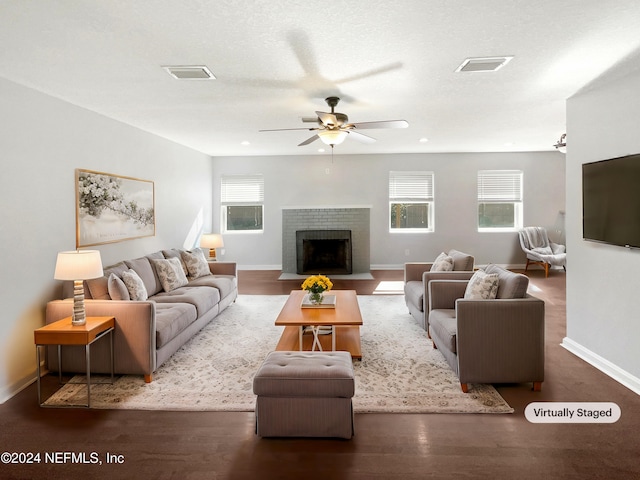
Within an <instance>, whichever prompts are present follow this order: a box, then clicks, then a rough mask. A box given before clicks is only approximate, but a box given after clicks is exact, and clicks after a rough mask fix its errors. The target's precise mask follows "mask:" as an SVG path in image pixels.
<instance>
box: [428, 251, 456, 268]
mask: <svg viewBox="0 0 640 480" xmlns="http://www.w3.org/2000/svg"><path fill="white" fill-rule="evenodd" d="M451 270H453V258H451V257H450V256H449V255H447V254H446V253H444V252H442V253H441V254H440V255H438V256H437V257H436V259H435V260H434V261H433V265H431V271H432V272H450V271H451Z"/></svg>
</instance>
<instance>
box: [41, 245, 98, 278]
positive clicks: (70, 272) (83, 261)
mask: <svg viewBox="0 0 640 480" xmlns="http://www.w3.org/2000/svg"><path fill="white" fill-rule="evenodd" d="M102 275H104V272H103V271H102V259H101V258H100V252H99V251H98V250H73V251H69V252H60V253H58V259H57V261H56V271H55V273H54V276H53V277H54V278H55V279H56V280H89V279H90V278H98V277H101V276H102Z"/></svg>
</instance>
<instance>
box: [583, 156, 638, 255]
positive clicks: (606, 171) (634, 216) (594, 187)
mask: <svg viewBox="0 0 640 480" xmlns="http://www.w3.org/2000/svg"><path fill="white" fill-rule="evenodd" d="M582 232H583V238H584V239H585V240H592V241H596V242H603V243H608V244H611V245H620V246H623V247H640V154H637V155H628V156H626V157H619V158H612V159H609V160H602V161H599V162H593V163H585V164H583V165H582Z"/></svg>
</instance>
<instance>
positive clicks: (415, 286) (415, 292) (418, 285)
mask: <svg viewBox="0 0 640 480" xmlns="http://www.w3.org/2000/svg"><path fill="white" fill-rule="evenodd" d="M404 296H405V300H406V302H407V304H411V305H415V306H416V307H418V309H419V310H420V311H421V312H422V310H423V308H424V303H423V301H422V300H423V298H424V285H423V283H422V280H420V281H417V280H412V281H410V282H407V283H405V285H404Z"/></svg>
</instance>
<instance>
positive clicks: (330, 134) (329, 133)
mask: <svg viewBox="0 0 640 480" xmlns="http://www.w3.org/2000/svg"><path fill="white" fill-rule="evenodd" d="M347 135H349V132H347V131H344V130H322V131H320V132H318V136H319V137H320V140H322V143H324V144H325V145H331V146H333V145H340V144H341V143H342V142H344V139H345V138H347Z"/></svg>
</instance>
